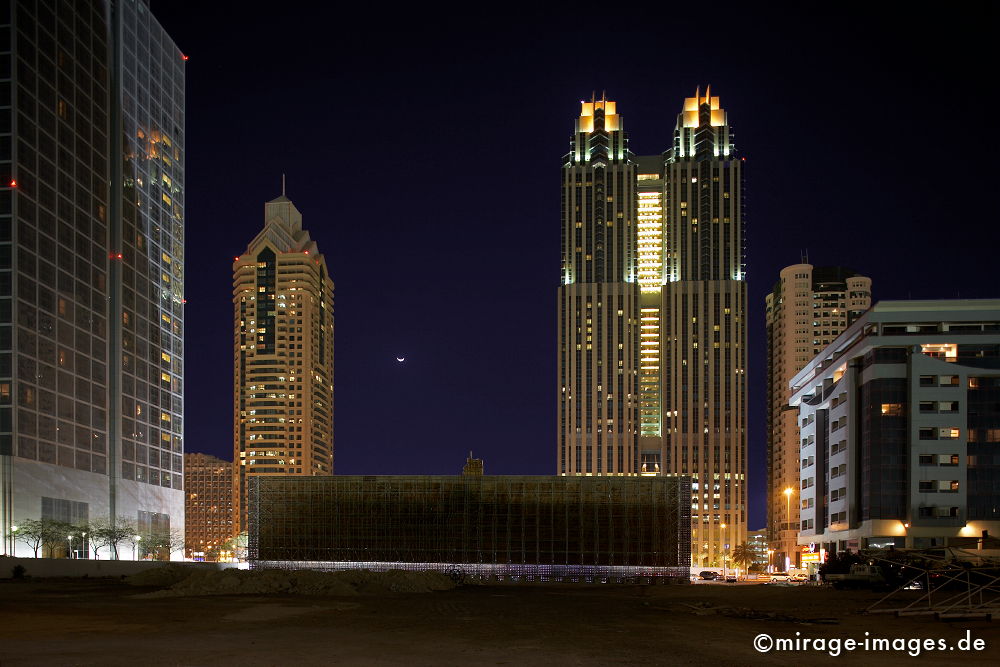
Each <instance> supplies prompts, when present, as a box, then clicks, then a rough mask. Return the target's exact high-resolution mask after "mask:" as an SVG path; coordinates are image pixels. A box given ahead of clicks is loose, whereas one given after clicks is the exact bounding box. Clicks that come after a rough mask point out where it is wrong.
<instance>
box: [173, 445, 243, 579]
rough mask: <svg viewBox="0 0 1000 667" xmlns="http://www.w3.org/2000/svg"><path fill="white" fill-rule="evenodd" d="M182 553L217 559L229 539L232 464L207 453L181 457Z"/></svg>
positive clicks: (188, 555)
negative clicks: (185, 483)
mask: <svg viewBox="0 0 1000 667" xmlns="http://www.w3.org/2000/svg"><path fill="white" fill-rule="evenodd" d="M184 477H185V479H186V481H187V488H186V489H185V501H184V553H185V555H186V556H187V557H188V558H201V559H204V560H218V559H219V557H220V555H221V553H222V551H223V550H224V549H225V548H226V541H227V540H229V538H231V537H232V536H233V464H232V463H230V462H229V461H223V460H222V459H220V458H216V457H214V456H210V455H208V454H185V455H184Z"/></svg>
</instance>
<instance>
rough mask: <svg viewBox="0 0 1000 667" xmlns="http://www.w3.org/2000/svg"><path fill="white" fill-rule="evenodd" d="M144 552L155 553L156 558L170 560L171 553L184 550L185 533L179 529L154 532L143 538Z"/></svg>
mask: <svg viewBox="0 0 1000 667" xmlns="http://www.w3.org/2000/svg"><path fill="white" fill-rule="evenodd" d="M141 544H142V547H143V553H147V554H153V555H154V557H155V558H156V560H170V555H171V554H173V553H175V552H177V551H183V550H184V533H182V532H181V531H179V530H170V531H167V532H159V533H152V534H150V535H147V536H145V537H143V538H142V542H141Z"/></svg>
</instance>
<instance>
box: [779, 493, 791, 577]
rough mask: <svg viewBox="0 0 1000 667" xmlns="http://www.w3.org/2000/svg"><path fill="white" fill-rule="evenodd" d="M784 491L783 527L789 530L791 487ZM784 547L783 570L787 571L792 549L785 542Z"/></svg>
mask: <svg viewBox="0 0 1000 667" xmlns="http://www.w3.org/2000/svg"><path fill="white" fill-rule="evenodd" d="M784 493H785V522H786V523H785V528H786V529H787V530H791V529H792V493H794V492H793V491H792V487H790V486H789V487H787V488H786V489H785V491H784ZM782 541H784V540H782ZM789 541H791V540H790V539H789ZM785 547H786V550H785V571H786V572H787V571H788V568H789V566H791V564H792V558H791V556H792V550H791V548H788V545H787V544H786V545H785Z"/></svg>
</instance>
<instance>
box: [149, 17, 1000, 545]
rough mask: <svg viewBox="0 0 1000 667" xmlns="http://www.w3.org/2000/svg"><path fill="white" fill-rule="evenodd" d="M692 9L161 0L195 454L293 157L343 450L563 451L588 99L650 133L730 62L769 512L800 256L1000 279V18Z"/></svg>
mask: <svg viewBox="0 0 1000 667" xmlns="http://www.w3.org/2000/svg"><path fill="white" fill-rule="evenodd" d="M689 6H690V8H691V9H689V10H682V9H676V8H670V9H669V11H668V10H664V13H663V14H662V15H657V14H655V13H650V11H649V10H648V9H645V10H642V12H636V13H631V12H630V11H629V10H628V9H627V7H625V6H624V5H614V6H609V5H603V6H602V7H601V8H600V9H595V10H594V11H593V12H591V11H589V10H586V9H585V8H584V7H582V6H579V5H578V6H576V7H575V8H574V9H572V10H568V11H569V13H567V14H565V15H562V14H559V13H556V12H554V11H553V12H551V13H548V14H544V13H541V12H540V11H537V10H525V11H523V12H522V13H521V14H519V15H517V16H514V15H503V14H500V13H491V14H477V15H464V14H463V15H458V14H449V15H445V14H436V13H434V12H436V11H437V10H436V9H428V10H426V12H417V11H414V12H412V13H410V14H407V15H399V14H392V13H390V10H389V9H388V7H387V6H385V5H373V7H374V8H375V10H377V13H376V11H374V10H373V12H372V13H364V12H361V13H355V14H347V13H343V12H342V11H334V10H333V9H329V8H326V9H317V8H316V7H315V6H313V3H293V2H288V3H275V4H272V5H269V6H268V7H267V12H266V13H259V14H252V13H249V12H247V11H246V7H247V5H245V4H229V3H225V4H222V3H184V2H178V3H166V2H156V1H155V0H154V3H153V11H154V14H156V15H157V17H158V18H159V19H160V21H161V23H163V25H164V26H165V27H166V28H167V30H168V32H170V34H171V35H172V36H173V37H174V39H175V41H176V42H177V43H178V45H179V46H180V48H181V50H182V51H183V52H184V53H186V54H187V55H188V56H189V57H190V60H189V61H188V65H187V67H188V69H187V76H188V82H187V83H188V85H187V146H186V149H187V161H186V167H187V179H186V188H187V201H186V216H187V245H186V248H187V282H186V288H187V289H186V296H187V316H186V328H187V332H186V334H187V337H186V340H187V353H186V379H187V382H186V388H185V392H186V401H185V411H186V440H187V444H186V448H187V450H188V451H197V452H208V453H212V454H215V455H219V456H223V457H226V458H231V456H232V340H233V339H232V321H233V311H232V302H231V299H232V297H231V279H232V273H231V272H232V268H231V263H232V258H233V256H234V255H237V254H239V253H241V252H242V251H243V250H244V249H245V247H246V244H247V243H248V241H249V240H250V239H251V238H252V237H253V236H254V235H255V234H256V233H257V232H258V231H259V229H260V227H261V226H262V224H263V203H264V202H265V201H266V200H268V199H271V198H273V197H275V196H277V195H278V194H279V193H280V182H281V174H282V173H283V172H284V173H286V174H287V178H288V196H289V197H290V198H291V199H292V200H293V201H294V202H295V203H296V205H297V206H298V207H299V209H300V210H301V211H302V214H303V216H304V220H305V227H306V228H307V229H308V230H309V232H310V233H311V234H312V236H313V238H314V239H316V240H317V242H318V243H319V247H320V250H321V251H322V252H323V253H324V255H325V256H326V259H327V264H328V266H329V269H330V273H331V274H332V276H333V278H334V280H335V281H336V378H335V393H336V413H335V424H336V441H335V450H336V471H337V472H338V473H343V474H376V473H382V474H401V473H410V474H422V473H446V474H451V473H457V472H459V471H460V469H461V466H462V463H463V460H464V457H465V454H466V453H467V452H468V451H469V450H472V451H473V452H474V453H475V454H476V455H477V456H481V457H482V458H484V459H485V461H486V471H487V473H493V474H552V473H553V472H554V470H555V442H556V439H555V438H556V422H555V416H556V412H555V410H556V402H555V399H556V370H555V351H556V343H555V341H556V317H555V316H556V309H555V303H556V301H555V299H556V289H557V286H558V277H559V273H558V269H559V249H558V240H559V168H560V165H561V158H562V156H563V155H564V153H565V152H566V150H567V147H568V145H569V138H570V135H571V134H572V131H573V119H574V117H575V116H576V114H577V113H578V102H579V100H580V99H582V98H584V97H589V95H590V93H591V92H592V91H595V90H596V91H597V93H598V94H600V92H601V91H602V90H606V91H607V94H608V98H609V99H614V100H616V101H617V102H618V109H619V112H620V113H621V114H622V115H623V118H624V123H625V129H626V130H627V131H628V133H629V135H630V139H631V148H632V150H633V151H634V152H635V153H637V154H654V153H659V152H661V151H663V150H665V149H666V148H667V147H668V146H669V143H670V139H671V135H672V131H673V125H674V121H675V118H676V115H677V113H678V111H679V110H680V106H681V103H682V101H683V98H684V97H686V96H690V95H692V94H693V92H694V89H695V87H696V86H698V85H702V86H703V85H705V84H711V85H712V90H713V93H714V94H717V95H719V96H720V97H721V102H722V106H723V107H724V108H725V109H726V110H727V111H728V112H729V119H730V122H731V123H732V124H733V126H734V129H735V137H736V146H737V149H738V151H739V152H740V154H741V155H742V156H744V157H746V158H747V164H746V169H745V175H746V180H747V213H746V220H747V229H748V237H749V244H748V245H749V279H750V283H749V287H750V319H749V323H750V331H751V333H750V342H751V350H750V351H751V357H750V400H751V415H750V433H749V441H750V470H749V472H750V489H751V494H750V495H751V498H750V527H751V528H757V527H761V526H763V522H764V505H763V490H764V485H765V476H766V473H765V468H764V460H765V451H764V440H765V438H764V419H763V414H764V377H763V373H764V363H765V359H764V347H763V329H764V323H763V318H764V314H763V300H764V295H765V294H766V293H767V292H768V291H769V288H770V286H771V285H772V284H773V282H774V280H775V279H776V277H777V273H778V271H779V270H780V269H781V268H782V267H783V266H786V265H788V264H792V263H795V262H798V261H799V257H800V253H801V252H802V251H805V250H808V253H809V258H810V260H811V261H812V263H813V264H816V265H823V264H843V265H847V266H850V267H853V268H854V269H856V270H858V271H860V272H862V273H866V274H867V275H870V276H872V277H873V279H874V293H875V297H876V299H900V298H902V299H906V298H914V299H916V298H951V297H955V296H958V295H959V294H960V295H961V296H962V297H965V298H980V297H983V298H984V297H998V296H1000V289H998V287H997V282H998V281H997V269H996V264H997V260H998V254H997V242H998V240H1000V232H998V225H997V212H996V211H997V206H996V203H995V192H996V190H997V187H996V183H995V181H996V178H995V175H994V171H993V169H994V167H993V163H994V160H995V155H996V148H997V146H996V140H995V129H994V127H993V125H994V124H993V123H992V118H991V117H990V114H991V113H992V112H993V111H994V108H995V104H994V98H995V94H994V92H993V88H994V86H995V73H994V72H993V71H992V69H991V66H990V65H989V64H988V63H989V62H992V61H993V57H992V56H993V54H992V53H991V49H990V48H989V45H990V44H991V41H990V40H992V39H993V38H992V36H991V35H989V34H987V29H988V26H990V25H995V16H993V14H992V9H991V8H990V6H989V5H988V4H987V3H964V4H962V5H960V11H949V12H947V13H912V12H913V10H909V8H908V11H910V12H911V13H909V14H906V15H902V14H900V13H897V12H893V11H890V10H882V9H877V8H876V9H872V8H871V7H866V8H863V9H862V8H853V7H846V8H843V11H842V12H839V13H834V12H829V13H825V14H803V13H801V9H794V10H789V11H783V10H779V9H769V8H766V7H762V6H761V4H760V3H756V4H753V5H750V4H744V5H742V6H743V7H747V8H752V10H753V11H752V12H751V11H750V9H742V10H735V9H732V8H729V9H726V8H724V7H723V6H722V5H721V4H716V5H712V7H713V10H712V11H711V12H710V13H705V14H703V15H701V14H698V13H697V12H696V10H697V8H699V7H708V5H704V4H703V3H695V4H690V5H689ZM379 7H383V8H384V10H381V9H378V8H379ZM470 7H471V6H470ZM840 8H841V7H840V6H838V9H840ZM477 11H478V10H477ZM900 11H902V10H900ZM618 12H620V14H619V16H620V19H616V13H618ZM633 26H634V29H633ZM397 355H405V356H406V359H407V360H406V362H405V363H404V364H399V363H397V362H396V361H395V357H396V356H397Z"/></svg>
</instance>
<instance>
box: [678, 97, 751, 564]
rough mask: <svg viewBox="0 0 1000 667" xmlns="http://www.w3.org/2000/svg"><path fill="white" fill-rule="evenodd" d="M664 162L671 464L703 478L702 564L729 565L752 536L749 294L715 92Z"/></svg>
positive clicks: (699, 487) (696, 501)
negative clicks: (732, 553)
mask: <svg viewBox="0 0 1000 667" xmlns="http://www.w3.org/2000/svg"><path fill="white" fill-rule="evenodd" d="M665 158H666V163H665V165H664V185H663V189H664V203H665V206H664V210H665V215H664V255H665V259H664V269H663V277H664V284H663V298H662V301H661V304H662V305H661V308H662V313H661V322H662V327H663V332H662V334H661V335H662V338H663V344H662V346H661V349H662V357H663V362H662V364H661V366H662V368H663V371H662V372H663V389H662V391H663V410H662V412H661V415H662V429H663V458H664V463H663V464H662V466H663V467H664V468H665V469H666V470H667V471H668V472H670V473H681V474H690V475H691V476H692V484H691V502H692V508H691V552H692V563H693V564H695V565H713V564H714V565H722V564H723V562H722V561H723V556H724V552H725V551H726V550H731V548H732V545H736V544H740V543H742V542H743V541H744V540H745V539H746V469H747V464H746V417H747V394H746V385H747V382H746V367H747V350H746V346H747V329H746V303H747V286H746V256H745V242H744V235H743V160H742V159H740V158H737V157H736V151H735V148H734V146H733V138H732V132H731V130H730V127H729V124H728V120H727V117H726V112H725V110H724V109H722V107H721V106H720V105H719V98H718V97H713V96H712V94H711V89H706V91H705V94H704V95H702V94H701V92H700V90H699V91H698V92H696V93H695V96H694V97H689V98H687V99H685V100H684V109H683V111H682V112H681V113H680V114H679V115H678V116H677V125H676V126H675V129H674V145H673V147H672V148H671V149H670V150H669V151H667V153H666V154H665ZM696 505H697V509H695V506H696ZM726 545H730V546H728V547H727V546H726Z"/></svg>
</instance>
